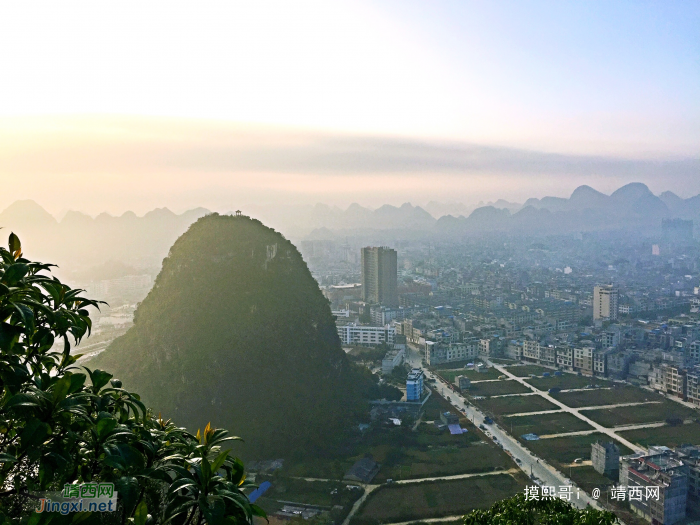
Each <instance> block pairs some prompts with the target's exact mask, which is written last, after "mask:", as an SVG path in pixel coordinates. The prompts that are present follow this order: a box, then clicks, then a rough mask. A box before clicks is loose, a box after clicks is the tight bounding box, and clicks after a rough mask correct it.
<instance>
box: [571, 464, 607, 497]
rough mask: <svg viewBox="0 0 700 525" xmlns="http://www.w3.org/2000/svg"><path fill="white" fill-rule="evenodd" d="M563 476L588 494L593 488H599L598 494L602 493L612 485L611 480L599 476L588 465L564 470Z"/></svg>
mask: <svg viewBox="0 0 700 525" xmlns="http://www.w3.org/2000/svg"><path fill="white" fill-rule="evenodd" d="M564 474H565V475H566V476H569V477H570V479H572V480H573V481H574V482H575V483H576V484H577V485H578V486H579V487H581V488H582V489H583V490H585V491H586V492H588V493H589V494H590V493H591V491H592V490H593V489H595V488H599V489H600V492H601V493H603V492H605V488H606V487H609V486H611V485H612V484H613V480H611V479H610V478H606V477H605V476H603V475H602V474H599V473H598V472H596V470H595V469H594V468H593V467H591V466H590V465H585V466H575V467H571V468H570V469H565V470H564ZM569 474H570V475H569Z"/></svg>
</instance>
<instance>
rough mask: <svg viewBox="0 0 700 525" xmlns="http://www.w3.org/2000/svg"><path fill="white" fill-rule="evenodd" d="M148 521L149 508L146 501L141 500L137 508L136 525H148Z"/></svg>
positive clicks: (135, 514) (135, 513)
mask: <svg viewBox="0 0 700 525" xmlns="http://www.w3.org/2000/svg"><path fill="white" fill-rule="evenodd" d="M147 519H148V507H147V506H146V500H145V499H143V500H141V503H139V504H138V505H137V507H136V511H135V512H134V525H146V520H147Z"/></svg>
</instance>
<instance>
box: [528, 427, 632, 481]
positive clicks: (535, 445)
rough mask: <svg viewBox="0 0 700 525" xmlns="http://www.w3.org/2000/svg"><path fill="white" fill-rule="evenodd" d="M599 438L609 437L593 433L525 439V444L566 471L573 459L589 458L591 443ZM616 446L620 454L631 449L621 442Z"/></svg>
mask: <svg viewBox="0 0 700 525" xmlns="http://www.w3.org/2000/svg"><path fill="white" fill-rule="evenodd" d="M599 439H601V440H604V441H609V440H610V438H609V437H607V436H606V435H604V434H598V433H595V434H588V435H585V436H571V437H560V438H552V439H540V440H539V441H526V442H525V446H526V447H527V448H529V449H530V450H531V451H532V452H533V453H534V454H535V455H537V456H539V457H541V458H544V459H545V460H546V461H547V462H548V463H549V464H551V465H553V466H554V467H556V468H558V469H559V470H561V471H562V472H568V470H569V469H568V467H567V465H569V464H570V463H573V461H574V460H575V459H577V458H583V459H591V443H595V442H596V441H597V440H599ZM617 446H618V447H620V455H624V454H629V453H631V450H629V449H628V448H627V447H625V446H624V445H622V444H621V443H617ZM579 468H580V467H579Z"/></svg>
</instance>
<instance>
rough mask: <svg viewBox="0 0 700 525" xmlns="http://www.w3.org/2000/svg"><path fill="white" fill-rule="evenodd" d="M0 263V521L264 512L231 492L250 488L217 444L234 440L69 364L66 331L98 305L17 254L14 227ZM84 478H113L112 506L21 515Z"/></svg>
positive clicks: (235, 518) (204, 518)
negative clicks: (188, 423) (182, 424)
mask: <svg viewBox="0 0 700 525" xmlns="http://www.w3.org/2000/svg"><path fill="white" fill-rule="evenodd" d="M0 259H1V260H0V392H1V393H2V397H1V398H0V485H1V487H0V524H2V525H9V524H20V523H22V524H25V523H29V524H31V525H42V524H47V523H49V522H51V523H52V524H57V525H61V524H63V523H78V522H81V523H84V524H85V525H88V524H91V523H108V524H109V523H115V524H117V523H119V524H125V523H133V524H135V525H147V524H148V525H151V524H153V525H155V524H157V523H173V524H188V525H189V524H192V525H194V524H202V523H207V524H208V525H215V524H224V523H250V522H252V518H253V516H255V515H264V513H263V512H262V510H261V509H260V508H258V507H256V506H255V505H252V504H251V503H250V502H249V501H248V498H247V497H246V495H245V493H244V492H243V490H244V489H245V488H247V487H249V486H251V485H250V484H248V483H246V482H245V473H244V468H243V464H242V462H241V461H240V460H239V459H237V458H234V457H231V456H230V455H229V452H230V451H229V450H221V449H222V445H223V444H224V443H225V442H227V441H229V440H234V439H238V438H232V437H227V432H226V431H225V430H216V429H213V428H211V427H209V426H207V428H205V430H204V431H203V432H198V433H197V435H196V436H195V435H192V434H191V433H189V432H187V431H186V430H185V429H183V428H179V427H176V426H175V425H174V424H173V423H171V422H170V421H169V420H168V421H164V420H163V419H162V418H161V417H154V415H153V414H152V413H151V412H150V411H148V410H147V409H146V408H145V406H144V405H143V403H142V402H141V400H140V398H139V396H138V395H137V394H135V393H133V392H128V391H126V390H125V389H123V388H121V382H120V381H119V380H117V379H113V377H112V375H111V374H109V373H107V372H104V371H101V370H90V369H87V368H85V369H79V368H78V367H76V366H75V361H76V357H75V356H71V355H70V338H72V339H73V340H75V341H76V343H77V342H80V340H81V339H82V338H83V337H85V336H86V335H89V333H90V328H91V321H90V316H89V313H88V310H87V308H88V307H98V306H99V305H98V302H96V301H94V300H90V299H86V298H84V297H81V295H80V294H81V292H82V290H76V289H71V288H70V287H68V286H66V285H65V284H63V283H61V282H60V281H58V279H56V278H53V277H50V276H49V275H47V274H48V272H49V271H50V267H51V265H48V264H42V263H37V262H31V261H29V260H27V259H25V258H23V257H22V250H21V245H20V242H19V239H18V238H17V237H16V236H15V235H14V234H12V235H10V241H9V250H6V249H4V248H0ZM56 341H58V342H62V343H63V347H62V351H59V352H56V351H54V350H53V348H54V342H56ZM86 482H92V483H95V482H102V483H114V486H115V491H116V492H117V493H118V508H117V511H116V512H105V513H93V514H91V515H90V514H89V513H76V514H67V515H61V514H59V513H55V512H54V513H41V514H39V513H35V512H33V511H34V509H36V508H37V507H39V500H38V498H39V497H43V496H44V495H45V494H47V493H49V495H47V497H51V496H50V493H51V492H54V493H56V492H60V491H62V490H63V488H64V485H65V484H67V483H70V484H72V483H86ZM30 516H31V517H30Z"/></svg>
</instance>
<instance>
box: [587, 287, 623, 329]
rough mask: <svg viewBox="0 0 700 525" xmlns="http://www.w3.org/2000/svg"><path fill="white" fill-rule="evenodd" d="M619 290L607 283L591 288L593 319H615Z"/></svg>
mask: <svg viewBox="0 0 700 525" xmlns="http://www.w3.org/2000/svg"><path fill="white" fill-rule="evenodd" d="M619 297H620V292H619V290H618V289H617V288H615V287H614V286H612V285H610V284H608V285H604V286H596V287H595V288H593V319H609V320H611V321H614V320H616V319H617V313H618V303H619Z"/></svg>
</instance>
